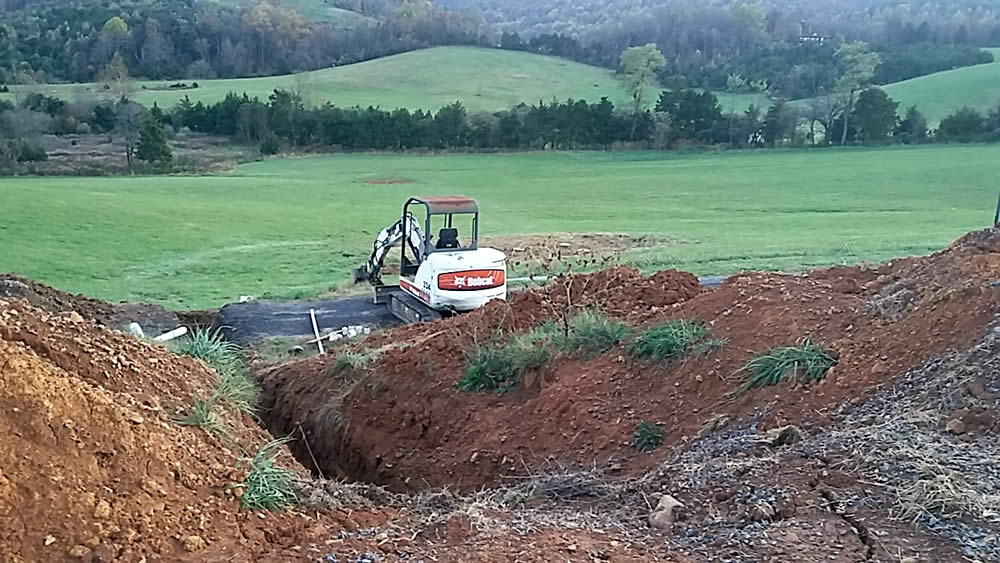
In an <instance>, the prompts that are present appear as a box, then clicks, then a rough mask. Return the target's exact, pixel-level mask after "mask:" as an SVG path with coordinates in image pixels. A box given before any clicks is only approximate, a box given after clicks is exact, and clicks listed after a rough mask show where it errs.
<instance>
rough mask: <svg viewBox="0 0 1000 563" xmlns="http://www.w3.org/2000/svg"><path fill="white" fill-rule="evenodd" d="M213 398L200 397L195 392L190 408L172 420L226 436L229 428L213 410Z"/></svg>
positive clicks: (214, 398)
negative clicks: (185, 413)
mask: <svg viewBox="0 0 1000 563" xmlns="http://www.w3.org/2000/svg"><path fill="white" fill-rule="evenodd" d="M215 400H216V397H214V396H213V397H209V398H208V399H202V398H201V394H200V393H198V392H195V394H194V398H193V399H191V408H190V409H188V414H187V415H185V416H182V417H179V418H175V419H174V422H176V423H177V424H180V425H182V426H198V427H200V428H204V429H205V430H208V431H209V432H212V433H214V434H218V435H220V436H227V435H228V434H229V429H228V428H227V427H226V423H224V422H223V421H222V419H221V418H219V415H218V414H217V413H216V412H215Z"/></svg>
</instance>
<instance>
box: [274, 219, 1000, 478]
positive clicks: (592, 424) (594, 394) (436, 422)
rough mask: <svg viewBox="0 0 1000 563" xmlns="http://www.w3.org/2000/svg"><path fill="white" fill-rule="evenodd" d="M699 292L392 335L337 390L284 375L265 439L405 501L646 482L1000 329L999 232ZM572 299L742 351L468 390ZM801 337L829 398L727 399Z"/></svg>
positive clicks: (557, 293)
mask: <svg viewBox="0 0 1000 563" xmlns="http://www.w3.org/2000/svg"><path fill="white" fill-rule="evenodd" d="M692 279H693V276H689V275H687V274H681V273H677V272H666V273H661V274H657V275H656V276H653V277H652V278H651V279H650V280H645V281H643V280H642V279H641V276H638V274H637V273H635V272H634V271H630V270H628V269H624V268H619V269H616V270H612V271H610V272H603V273H599V274H595V275H592V276H582V277H577V278H573V279H570V280H568V281H567V280H561V281H559V282H557V283H556V284H554V285H553V286H551V287H550V288H549V289H547V290H546V291H548V292H549V293H548V294H547V295H544V296H543V295H541V294H532V293H529V294H524V295H516V296H514V297H513V298H512V299H511V300H510V302H509V303H508V304H507V305H504V304H499V303H498V304H492V305H490V306H488V307H486V308H484V309H483V310H481V311H478V312H475V313H471V314H468V315H465V316H461V317H457V318H452V319H446V320H444V321H441V322H438V323H433V324H430V325H422V326H416V325H414V326H406V327H402V328H399V329H396V330H393V331H390V332H388V333H386V334H384V335H380V336H379V338H377V339H373V341H372V342H371V343H369V344H366V346H367V345H371V346H376V347H377V346H383V347H384V346H387V345H388V346H390V347H389V348H388V349H386V350H384V354H383V355H382V357H381V360H380V361H379V362H378V365H377V366H376V367H375V368H374V369H372V370H370V371H369V372H366V373H342V374H340V375H336V376H331V375H330V374H329V370H328V364H329V363H330V362H331V361H332V360H331V359H330V358H329V357H327V358H316V359H313V360H307V361H304V362H301V363H296V364H290V365H286V366H283V367H280V368H277V369H275V370H273V371H271V372H270V373H267V374H265V375H264V378H263V379H264V383H265V395H266V397H267V401H268V405H269V406H270V407H271V411H270V415H269V419H268V424H269V425H270V426H271V428H272V429H273V430H275V431H277V432H284V433H288V432H291V431H292V430H294V429H296V428H298V426H299V425H300V424H301V426H302V428H303V429H304V431H305V433H306V435H307V436H308V439H309V441H310V444H311V445H312V449H313V452H314V453H315V454H316V456H317V458H318V463H319V465H320V467H321V468H322V469H323V471H324V472H326V473H327V474H328V475H340V476H343V477H350V478H354V479H363V480H367V481H371V482H375V483H380V484H386V485H389V486H390V487H391V488H394V489H397V490H412V489H424V488H429V487H442V486H450V487H455V488H457V489H459V490H472V489H476V488H479V487H481V486H483V485H488V484H497V483H505V482H509V481H510V479H517V478H523V476H525V475H526V474H529V473H532V472H533V471H535V470H536V469H537V468H538V467H540V466H544V465H548V464H553V465H558V466H561V467H562V466H566V467H573V466H591V465H593V464H597V465H598V466H600V467H607V468H609V470H611V471H616V470H620V471H621V473H623V474H630V473H640V472H642V471H644V470H646V469H648V468H649V467H650V466H652V465H655V464H657V463H659V462H661V461H662V460H663V459H664V458H665V457H666V456H667V455H669V452H670V451H671V449H670V447H669V446H679V445H681V444H683V443H685V442H686V441H688V440H690V439H691V438H693V437H694V436H696V435H697V434H698V432H699V431H700V430H701V429H702V428H703V427H705V426H706V424H710V423H711V424H725V423H727V422H728V423H729V424H740V423H744V422H746V420H747V419H748V418H749V417H751V416H752V415H754V414H755V413H761V414H762V416H763V421H762V424H763V426H764V427H769V426H775V425H780V424H786V423H796V424H800V425H802V426H804V427H806V428H807V429H808V428H809V427H810V426H812V425H821V424H824V423H826V422H827V420H828V419H827V416H828V414H829V413H830V412H831V410H832V409H834V408H836V407H837V406H839V405H840V404H842V403H843V402H845V401H858V400H860V399H861V398H862V397H864V396H866V394H867V393H869V392H870V391H871V390H872V389H874V388H875V387H877V386H879V385H883V384H886V383H888V382H890V381H891V380H892V379H893V378H894V377H896V376H898V375H901V374H903V373H905V372H906V371H907V370H910V369H912V368H914V367H917V366H919V365H920V364H922V363H923V362H924V361H926V360H927V359H929V358H931V357H933V356H935V355H938V354H940V353H942V352H944V351H946V350H949V349H957V348H964V347H967V346H969V345H971V344H972V343H974V342H976V341H977V340H978V339H979V338H981V336H982V335H983V333H984V329H985V327H986V326H987V324H988V323H990V322H992V321H993V320H994V318H995V315H996V314H997V312H998V311H1000V287H998V286H997V284H996V282H997V281H998V279H1000V231H997V230H987V231H983V232H979V233H972V234H970V235H968V236H966V237H963V238H962V239H961V240H959V241H957V242H956V243H955V244H954V245H952V246H951V247H950V248H949V249H947V250H945V251H943V252H941V253H938V254H935V255H931V256H927V257H921V258H912V259H905V260H899V261H896V262H892V263H889V264H886V265H884V266H882V267H880V268H877V269H866V268H834V269H828V270H820V271H815V272H811V273H809V274H808V275H803V276H788V275H779V274H770V273H750V274H745V275H739V276H734V277H732V278H730V279H728V280H727V281H726V282H725V283H724V284H723V285H722V286H721V287H720V288H718V289H715V290H711V291H704V292H702V291H701V290H699V289H698V288H697V284H696V283H697V282H696V281H692ZM567 288H569V290H570V291H569V295H570V298H569V301H570V302H572V303H573V305H574V306H581V307H582V306H589V305H597V306H600V307H602V308H604V309H605V310H606V311H607V312H608V313H609V314H611V315H614V316H618V317H621V318H625V319H627V320H629V321H630V322H632V323H633V324H636V325H638V326H640V327H641V326H644V325H646V324H649V323H655V322H659V321H664V320H667V319H674V318H686V319H699V320H701V321H704V322H706V323H709V325H710V326H711V329H712V335H713V337H715V338H728V344H727V345H726V346H725V347H724V348H722V349H721V350H719V351H717V352H716V353H714V354H713V355H711V356H709V357H705V358H699V359H688V360H686V361H683V362H681V363H679V364H676V365H657V364H653V363H649V362H645V361H633V360H630V359H626V358H625V357H624V354H623V352H622V350H621V349H618V350H613V351H611V352H610V353H607V354H604V355H603V356H601V357H598V358H596V359H593V360H587V361H584V360H578V359H572V358H562V359H559V360H556V361H551V362H549V363H548V364H547V365H546V366H544V367H543V368H540V369H539V370H538V371H537V372H535V373H530V374H528V375H527V376H526V377H525V380H524V382H523V384H522V385H521V386H519V387H518V388H517V389H515V390H514V391H513V392H511V393H508V394H506V395H502V396H496V395H490V394H472V393H465V392H462V391H459V390H457V389H456V388H455V385H456V383H457V382H458V381H459V379H460V378H461V376H462V372H463V354H464V351H465V350H467V349H468V348H469V347H470V346H471V345H472V344H473V343H474V342H475V341H477V340H478V341H481V340H483V339H485V338H488V337H489V336H490V335H491V334H492V333H493V332H494V331H497V330H501V331H508V330H524V329H526V328H528V327H530V326H532V325H533V324H536V323H538V322H539V321H541V320H542V319H544V318H547V317H549V316H551V315H552V314H553V311H554V310H558V309H559V306H560V305H559V304H560V301H559V300H560V299H562V300H563V301H562V302H561V303H563V304H565V302H566V301H565V297H564V296H565V294H566V289H567ZM804 337H810V338H812V339H813V340H814V341H815V342H817V343H820V344H822V345H824V346H825V347H827V348H828V349H830V350H832V351H833V353H834V354H835V355H836V356H837V357H838V358H839V364H838V365H837V366H836V367H834V368H833V369H832V370H831V371H830V372H829V373H828V374H827V376H826V378H825V379H824V380H823V381H822V382H820V383H818V384H816V385H814V386H812V387H808V388H796V387H795V386H794V385H791V384H787V383H784V384H781V385H779V386H776V387H768V388H763V389H759V390H754V391H751V392H748V393H745V394H743V395H741V396H739V397H737V398H735V399H730V398H729V397H728V395H727V393H728V392H730V391H731V390H732V389H734V388H735V387H736V386H737V385H738V384H739V378H740V377H742V375H743V374H741V373H740V369H741V367H742V366H743V365H744V364H745V363H746V362H747V361H748V360H750V359H751V358H752V357H754V356H755V355H757V354H760V353H762V352H765V351H767V350H768V349H769V348H771V347H775V346H787V345H793V344H795V343H796V341H798V340H799V339H801V338H804ZM394 344H395V345H399V344H408V345H409V347H408V348H402V347H399V348H391V346H392V345H394ZM345 395H346V399H345V398H344V397H345ZM643 420H646V421H650V422H655V423H657V424H659V425H661V426H662V427H663V428H664V429H665V432H666V442H665V443H666V445H667V446H668V447H666V448H661V449H659V450H657V453H656V454H655V455H648V454H639V453H637V452H636V451H635V450H634V449H633V448H632V447H631V436H632V431H633V429H634V428H635V427H636V425H637V424H638V423H639V422H641V421H643ZM299 453H302V452H299ZM299 459H304V458H303V457H299Z"/></svg>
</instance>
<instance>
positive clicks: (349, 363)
mask: <svg viewBox="0 0 1000 563" xmlns="http://www.w3.org/2000/svg"><path fill="white" fill-rule="evenodd" d="M374 362H375V356H374V355H373V354H366V353H363V352H343V353H341V354H338V355H337V358H336V359H334V360H333V362H332V363H331V364H330V366H329V367H328V368H327V373H329V374H330V375H340V374H342V373H344V372H347V371H359V370H366V369H368V368H369V367H371V365H372V363H374Z"/></svg>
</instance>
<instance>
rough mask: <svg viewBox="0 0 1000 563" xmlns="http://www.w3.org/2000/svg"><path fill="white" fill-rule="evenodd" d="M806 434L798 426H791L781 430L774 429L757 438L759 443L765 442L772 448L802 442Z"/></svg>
mask: <svg viewBox="0 0 1000 563" xmlns="http://www.w3.org/2000/svg"><path fill="white" fill-rule="evenodd" d="M803 436H804V434H803V433H802V430H801V429H799V427H798V426H795V425H792V424H789V425H787V426H782V427H780V428H772V429H770V430H768V431H767V433H765V434H764V435H763V436H758V437H756V438H755V440H756V441H758V442H764V443H766V444H770V445H772V446H788V445H791V444H795V443H798V442H800V441H801V440H802V437H803Z"/></svg>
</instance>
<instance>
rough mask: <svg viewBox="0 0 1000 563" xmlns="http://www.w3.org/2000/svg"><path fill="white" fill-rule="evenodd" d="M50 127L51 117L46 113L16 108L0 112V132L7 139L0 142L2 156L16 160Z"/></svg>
mask: <svg viewBox="0 0 1000 563" xmlns="http://www.w3.org/2000/svg"><path fill="white" fill-rule="evenodd" d="M51 127H52V117H50V116H49V115H48V114H45V113H41V112H37V111H31V110H29V109H23V108H17V109H13V110H10V111H5V112H3V113H2V114H0V133H3V134H4V135H6V137H7V139H8V141H7V142H2V141H0V144H3V145H5V146H4V147H3V151H4V158H5V159H6V160H8V161H14V162H16V161H18V160H21V158H22V157H23V156H24V155H25V154H26V152H27V151H29V150H32V148H33V147H37V146H38V145H39V141H40V138H41V136H42V135H43V134H45V133H47V132H49V130H50V129H51Z"/></svg>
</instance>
